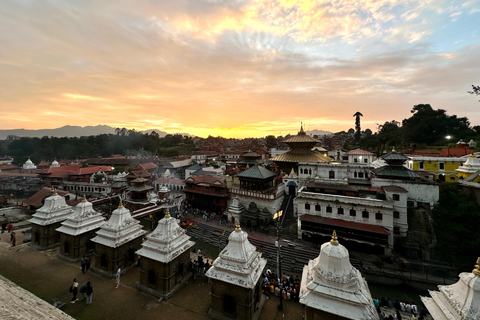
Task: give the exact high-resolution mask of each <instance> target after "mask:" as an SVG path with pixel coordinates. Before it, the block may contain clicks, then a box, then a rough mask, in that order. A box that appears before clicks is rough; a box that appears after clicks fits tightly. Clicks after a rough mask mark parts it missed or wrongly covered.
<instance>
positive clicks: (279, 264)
mask: <svg viewBox="0 0 480 320" xmlns="http://www.w3.org/2000/svg"><path fill="white" fill-rule="evenodd" d="M282 213H283V211H281V210H280V211H279V212H277V213H275V215H274V216H273V219H277V241H275V246H276V247H277V277H278V278H279V279H280V282H281V279H282V256H281V253H280V251H281V249H282V246H281V245H280V217H281V216H282ZM281 283H282V286H281V287H280V288H281V289H280V305H279V306H278V310H283V295H282V293H283V282H281Z"/></svg>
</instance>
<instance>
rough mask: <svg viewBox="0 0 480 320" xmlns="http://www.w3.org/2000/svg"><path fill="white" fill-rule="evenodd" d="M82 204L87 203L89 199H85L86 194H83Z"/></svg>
mask: <svg viewBox="0 0 480 320" xmlns="http://www.w3.org/2000/svg"><path fill="white" fill-rule="evenodd" d="M82 202H87V198H86V197H85V193H84V194H83V199H82Z"/></svg>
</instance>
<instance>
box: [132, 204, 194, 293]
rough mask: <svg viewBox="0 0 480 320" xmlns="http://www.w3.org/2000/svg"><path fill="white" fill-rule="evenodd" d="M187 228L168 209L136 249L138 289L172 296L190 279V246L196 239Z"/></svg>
mask: <svg viewBox="0 0 480 320" xmlns="http://www.w3.org/2000/svg"><path fill="white" fill-rule="evenodd" d="M186 232H187V231H186V230H185V229H182V228H181V227H180V226H179V225H178V222H177V219H175V218H173V217H171V216H170V213H169V211H168V209H167V212H166V214H165V217H164V218H163V219H161V220H160V221H158V226H157V227H156V228H155V230H154V231H153V232H152V233H150V234H149V235H148V236H147V237H146V238H147V240H146V241H145V242H143V243H142V248H141V249H140V250H138V251H137V252H136V253H137V255H139V256H140V257H141V259H140V283H139V284H138V288H139V289H141V290H143V291H147V292H149V293H151V294H153V295H155V296H158V297H162V298H169V297H170V296H171V295H172V294H173V292H174V291H176V290H177V289H178V288H180V286H181V285H182V284H184V283H185V282H186V281H187V280H188V278H189V276H190V275H191V274H190V273H189V272H188V263H189V262H190V249H191V248H192V247H193V246H194V244H195V242H193V241H191V240H190V237H189V236H187V234H186Z"/></svg>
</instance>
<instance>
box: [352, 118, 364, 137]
mask: <svg viewBox="0 0 480 320" xmlns="http://www.w3.org/2000/svg"><path fill="white" fill-rule="evenodd" d="M353 116H354V117H355V144H359V143H360V137H361V136H362V129H361V127H360V117H363V114H361V113H360V112H359V111H357V112H355V114H354V115H353Z"/></svg>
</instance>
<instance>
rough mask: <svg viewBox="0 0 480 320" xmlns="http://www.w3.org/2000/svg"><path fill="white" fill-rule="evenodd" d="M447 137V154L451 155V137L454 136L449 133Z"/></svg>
mask: <svg viewBox="0 0 480 320" xmlns="http://www.w3.org/2000/svg"><path fill="white" fill-rule="evenodd" d="M445 138H447V156H448V157H450V139H451V138H452V136H451V135H449V134H447V136H446V137H445Z"/></svg>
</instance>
